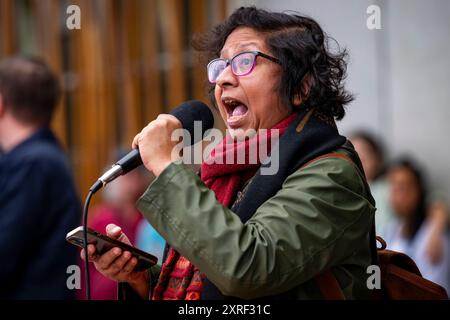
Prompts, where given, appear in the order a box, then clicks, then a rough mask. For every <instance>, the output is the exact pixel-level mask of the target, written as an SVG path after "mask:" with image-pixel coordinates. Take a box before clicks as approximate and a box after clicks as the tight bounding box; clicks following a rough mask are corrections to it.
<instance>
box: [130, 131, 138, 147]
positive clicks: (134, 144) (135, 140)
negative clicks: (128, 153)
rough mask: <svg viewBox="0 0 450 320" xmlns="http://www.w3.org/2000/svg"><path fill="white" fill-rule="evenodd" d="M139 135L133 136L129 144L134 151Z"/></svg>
mask: <svg viewBox="0 0 450 320" xmlns="http://www.w3.org/2000/svg"><path fill="white" fill-rule="evenodd" d="M139 135H140V133H138V134H137V135H135V136H134V139H133V142H132V143H131V148H133V149H136V148H137V147H138V146H139V144H138V139H139Z"/></svg>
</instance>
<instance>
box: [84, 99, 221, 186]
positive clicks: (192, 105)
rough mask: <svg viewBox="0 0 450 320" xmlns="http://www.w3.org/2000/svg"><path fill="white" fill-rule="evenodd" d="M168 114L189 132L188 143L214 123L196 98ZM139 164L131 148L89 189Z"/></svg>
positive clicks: (136, 153) (210, 115) (210, 114)
mask: <svg viewBox="0 0 450 320" xmlns="http://www.w3.org/2000/svg"><path fill="white" fill-rule="evenodd" d="M170 114H171V115H173V116H175V117H176V118H177V119H178V120H180V122H181V124H182V126H183V128H184V129H185V130H187V131H188V132H189V134H190V136H191V140H190V141H187V143H188V145H191V144H194V143H196V142H198V141H200V140H201V139H202V137H203V134H204V133H205V131H206V130H208V129H211V128H212V127H213V125H214V117H213V115H212V113H211V110H210V109H209V108H208V106H207V105H206V104H204V103H203V102H200V101H197V100H190V101H186V102H184V103H182V104H181V105H179V106H178V107H177V108H175V109H174V110H173V111H172V112H171V113H170ZM195 121H201V126H202V128H201V129H202V132H201V135H198V134H195V132H194V124H195ZM185 138H186V137H185ZM184 141H186V139H184ZM140 165H142V159H141V155H140V154H139V150H138V149H133V150H131V151H130V152H129V153H128V154H127V155H126V156H124V157H123V158H122V159H120V160H119V161H117V162H116V163H115V164H114V165H113V166H112V168H111V169H109V170H108V171H106V172H105V173H104V174H103V175H102V176H101V177H100V178H98V180H97V181H96V182H95V183H94V184H93V185H92V187H91V188H90V189H89V190H90V191H92V193H95V192H97V191H98V190H100V189H101V188H102V187H103V186H105V185H106V184H107V183H109V182H111V181H113V180H114V179H116V178H117V177H119V176H121V175H124V174H126V173H128V172H130V171H131V170H133V169H135V168H137V167H139V166H140Z"/></svg>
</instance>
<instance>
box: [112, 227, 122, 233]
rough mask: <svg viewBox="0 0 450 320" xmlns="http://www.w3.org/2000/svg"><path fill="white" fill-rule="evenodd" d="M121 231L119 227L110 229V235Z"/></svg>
mask: <svg viewBox="0 0 450 320" xmlns="http://www.w3.org/2000/svg"><path fill="white" fill-rule="evenodd" d="M121 230H122V229H120V227H117V226H116V227H114V228H113V229H112V233H119V232H120V231H121Z"/></svg>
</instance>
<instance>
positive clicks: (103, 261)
mask: <svg viewBox="0 0 450 320" xmlns="http://www.w3.org/2000/svg"><path fill="white" fill-rule="evenodd" d="M121 254H122V250H121V249H120V248H118V247H115V248H112V249H111V250H109V251H107V252H106V253H104V254H102V255H101V256H100V257H99V258H98V260H97V261H96V263H95V266H96V268H97V269H99V270H100V271H106V270H107V269H108V268H109V267H110V266H111V264H112V263H113V262H114V260H116V259H117V258H118V257H120V255H121Z"/></svg>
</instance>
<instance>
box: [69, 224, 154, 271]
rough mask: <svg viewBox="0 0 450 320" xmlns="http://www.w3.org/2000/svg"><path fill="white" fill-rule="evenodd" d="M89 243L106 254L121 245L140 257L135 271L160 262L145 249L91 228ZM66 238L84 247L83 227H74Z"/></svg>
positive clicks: (88, 235) (88, 234) (124, 249)
mask: <svg viewBox="0 0 450 320" xmlns="http://www.w3.org/2000/svg"><path fill="white" fill-rule="evenodd" d="M87 238H88V243H89V244H93V245H95V249H96V250H97V252H98V253H99V254H104V253H105V252H107V251H109V250H110V249H112V248H114V247H119V248H121V249H122V251H128V252H130V253H131V254H132V255H133V256H134V257H136V258H137V259H138V261H137V264H136V266H135V267H134V271H144V270H147V269H148V268H150V267H151V266H153V265H155V264H156V263H157V262H158V258H157V257H155V256H153V255H151V254H150V253H147V252H145V251H142V250H139V249H138V248H135V247H133V246H130V245H128V244H126V243H123V242H121V241H119V240H116V239H113V238H110V237H108V236H106V235H104V234H101V233H99V232H97V231H95V230H92V229H90V228H88V229H87ZM66 240H67V241H68V242H69V243H71V244H74V245H76V246H78V247H80V248H83V244H84V237H83V227H82V226H80V227H78V228H75V229H73V230H72V231H70V232H69V233H68V234H67V235H66Z"/></svg>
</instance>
